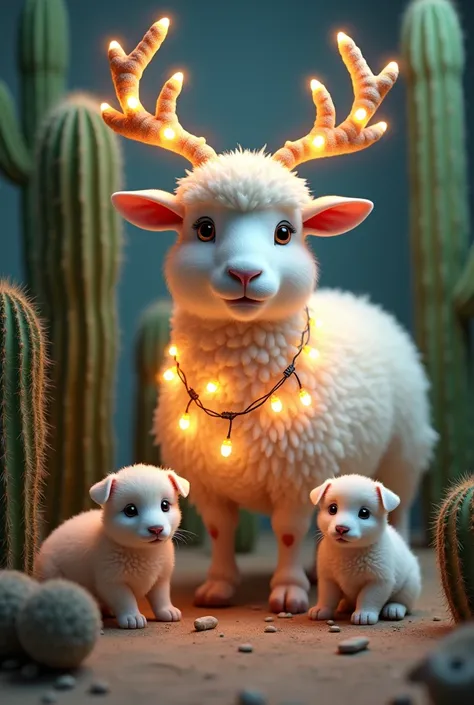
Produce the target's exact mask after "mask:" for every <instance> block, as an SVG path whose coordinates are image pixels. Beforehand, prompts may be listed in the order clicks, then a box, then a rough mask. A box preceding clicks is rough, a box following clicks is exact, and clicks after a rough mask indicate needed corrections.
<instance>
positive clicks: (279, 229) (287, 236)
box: [273, 220, 295, 245]
mask: <svg viewBox="0 0 474 705" xmlns="http://www.w3.org/2000/svg"><path fill="white" fill-rule="evenodd" d="M294 232H295V229H294V227H293V226H292V225H291V223H288V222H287V221H286V220H283V221H282V222H281V223H278V225H277V226H276V228H275V235H274V238H273V239H274V241H275V245H288V243H289V242H290V240H291V236H292V234H293V233H294Z"/></svg>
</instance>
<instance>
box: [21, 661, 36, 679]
mask: <svg viewBox="0 0 474 705" xmlns="http://www.w3.org/2000/svg"><path fill="white" fill-rule="evenodd" d="M39 673H40V669H39V666H38V664H36V663H26V664H25V665H24V666H22V669H21V677H22V678H24V679H25V680H26V681H33V680H34V679H35V678H38V676H39Z"/></svg>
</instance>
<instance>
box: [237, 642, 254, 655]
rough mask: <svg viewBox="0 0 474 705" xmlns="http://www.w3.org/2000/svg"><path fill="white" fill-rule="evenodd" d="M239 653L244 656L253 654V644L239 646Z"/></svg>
mask: <svg viewBox="0 0 474 705" xmlns="http://www.w3.org/2000/svg"><path fill="white" fill-rule="evenodd" d="M239 651H240V652H242V653H243V654H251V653H252V651H253V646H252V644H239Z"/></svg>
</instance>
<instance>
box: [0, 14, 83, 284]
mask: <svg viewBox="0 0 474 705" xmlns="http://www.w3.org/2000/svg"><path fill="white" fill-rule="evenodd" d="M18 60H19V69H20V79H21V81H20V86H21V108H22V115H21V123H22V124H21V126H20V125H19V124H18V122H17V119H16V117H15V110H14V107H13V100H12V97H11V94H10V92H9V90H8V88H7V87H6V85H5V84H4V83H3V82H0V170H1V171H2V172H3V173H4V175H5V176H6V177H7V178H8V179H9V180H10V181H12V182H13V183H15V184H18V185H19V186H20V187H21V191H22V200H21V214H22V219H23V256H24V259H25V264H26V278H27V282H28V286H29V288H30V290H31V292H33V293H35V294H36V273H37V266H36V262H35V257H36V254H37V250H36V247H35V239H36V213H35V206H34V201H33V193H32V181H31V172H32V165H33V160H34V152H35V145H36V137H37V133H38V128H39V126H40V124H41V121H42V120H43V118H44V116H45V115H46V114H47V112H48V111H49V109H50V108H51V107H52V106H54V105H55V104H56V103H57V102H58V100H59V99H60V98H61V97H62V95H63V94H64V90H65V82H66V71H67V66H68V60H69V56H68V22H67V14H66V8H65V6H64V2H63V0H26V2H25V4H24V7H23V10H22V13H21V17H20V32H19V51H18Z"/></svg>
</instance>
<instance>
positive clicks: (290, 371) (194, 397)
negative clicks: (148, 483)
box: [174, 306, 311, 440]
mask: <svg viewBox="0 0 474 705" xmlns="http://www.w3.org/2000/svg"><path fill="white" fill-rule="evenodd" d="M305 312H306V325H305V327H304V329H303V331H302V333H301V338H300V343H299V345H298V348H297V351H296V353H295V354H294V356H293V358H292V360H291V362H290V364H289V365H288V367H286V368H285V370H284V371H283V376H282V377H281V379H279V380H278V382H277V383H276V384H275V385H274V386H273V387H272V389H270V391H269V392H268V393H267V394H264V395H263V396H261V397H259V398H258V399H255V400H254V401H253V402H252V403H251V404H249V405H248V406H247V407H246V408H245V409H243V410H242V411H222V412H218V411H214V409H209V408H208V407H206V406H204V404H203V403H202V401H201V399H200V396H199V394H198V393H197V392H196V391H195V390H194V389H193V388H192V387H190V386H189V384H188V380H187V377H186V374H185V372H184V370H183V369H182V367H181V365H180V364H179V361H178V359H177V353H176V355H174V361H175V364H176V374H177V375H178V377H179V379H180V380H181V382H182V383H183V385H184V387H185V388H186V391H187V393H188V395H189V401H188V404H187V406H186V411H185V414H187V413H188V412H189V408H190V406H191V404H193V403H194V404H195V405H196V406H197V407H198V408H199V409H201V411H204V413H205V414H207V415H208V416H211V417H212V418H215V419H227V420H228V422H229V427H228V431H227V437H226V440H230V437H231V433H232V424H233V421H234V419H235V418H237V417H238V416H244V415H245V414H250V413H251V412H252V411H255V410H256V409H259V408H260V407H261V406H263V404H265V402H267V401H268V399H270V398H271V397H272V396H273V395H274V394H275V392H276V391H278V389H280V387H282V386H283V384H285V382H286V380H287V379H289V378H290V377H292V376H294V377H295V379H296V381H297V383H298V388H299V390H300V391H301V390H302V389H303V387H302V384H301V380H300V378H299V377H298V374H297V372H296V367H295V364H296V360H297V359H298V357H299V356H300V355H301V353H302V352H303V350H304V349H305V347H306V346H307V345H308V343H309V340H310V337H311V316H310V312H309V309H308V307H307V306H306V307H305Z"/></svg>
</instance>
